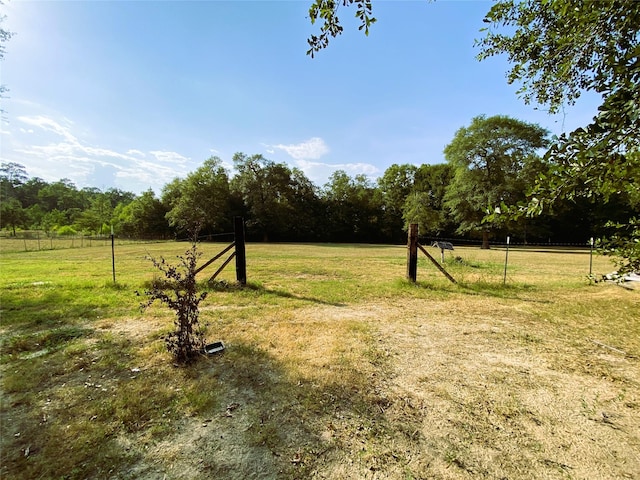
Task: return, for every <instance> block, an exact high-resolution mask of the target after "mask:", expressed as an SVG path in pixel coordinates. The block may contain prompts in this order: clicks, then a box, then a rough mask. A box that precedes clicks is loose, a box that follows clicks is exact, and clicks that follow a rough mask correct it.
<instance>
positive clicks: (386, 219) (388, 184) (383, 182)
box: [378, 164, 418, 241]
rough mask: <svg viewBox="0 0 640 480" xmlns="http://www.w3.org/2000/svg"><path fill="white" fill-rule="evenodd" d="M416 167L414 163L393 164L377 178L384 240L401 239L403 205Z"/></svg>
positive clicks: (412, 181)
mask: <svg viewBox="0 0 640 480" xmlns="http://www.w3.org/2000/svg"><path fill="white" fill-rule="evenodd" d="M417 170H418V167H416V166H415V165H409V164H404V165H398V164H393V165H391V166H390V167H389V168H387V169H386V170H385V171H384V174H383V175H382V177H380V178H379V179H378V189H379V190H380V193H381V195H382V208H383V216H382V231H383V233H384V236H385V240H387V239H388V240H390V241H394V240H400V239H402V236H403V234H402V230H403V228H402V227H403V225H404V223H403V219H402V213H403V207H404V204H405V201H406V200H407V197H408V196H409V194H410V193H411V191H412V190H413V187H414V179H415V176H416V171H417Z"/></svg>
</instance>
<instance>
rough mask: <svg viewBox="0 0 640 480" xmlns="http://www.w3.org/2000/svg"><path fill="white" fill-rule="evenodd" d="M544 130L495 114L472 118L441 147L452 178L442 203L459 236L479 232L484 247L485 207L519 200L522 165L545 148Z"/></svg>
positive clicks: (485, 235) (486, 228)
mask: <svg viewBox="0 0 640 480" xmlns="http://www.w3.org/2000/svg"><path fill="white" fill-rule="evenodd" d="M547 136H548V131H547V130H545V129H544V128H542V127H540V126H538V125H534V124H530V123H527V122H523V121H520V120H516V119H514V118H510V117H507V116H502V115H496V116H493V117H488V118H487V117H485V116H484V115H481V116H478V117H475V118H474V119H473V120H472V121H471V125H470V126H469V127H463V128H461V129H459V130H458V131H457V132H456V134H455V136H454V138H453V140H452V141H451V143H449V145H447V146H446V147H445V149H444V154H445V157H446V159H447V161H448V162H449V164H450V165H451V166H452V167H453V168H454V176H453V180H452V182H451V184H450V185H449V187H448V188H447V192H446V194H445V204H446V206H447V207H448V208H449V209H450V210H451V213H452V215H453V217H454V218H455V220H456V221H457V222H458V223H459V225H460V226H459V228H458V231H459V232H460V233H464V232H468V231H474V230H481V231H482V232H483V234H484V239H485V247H488V236H487V234H488V227H489V226H490V225H489V224H487V223H483V220H484V217H485V214H486V209H487V206H488V205H499V204H501V203H507V204H513V203H515V202H516V201H518V200H523V199H524V198H523V191H524V187H525V186H524V184H523V181H524V180H525V179H524V178H523V176H522V173H523V172H524V171H525V166H526V165H527V164H528V163H530V162H532V161H533V159H535V158H536V157H537V155H536V151H537V150H538V149H541V148H544V147H546V146H547V144H548V141H547Z"/></svg>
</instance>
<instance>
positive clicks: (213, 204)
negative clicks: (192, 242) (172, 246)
mask: <svg viewBox="0 0 640 480" xmlns="http://www.w3.org/2000/svg"><path fill="white" fill-rule="evenodd" d="M162 201H163V203H164V204H165V205H167V206H168V208H169V211H168V213H167V219H168V220H169V224H170V225H172V226H174V227H176V228H178V229H180V230H182V231H183V232H185V233H188V232H194V231H196V230H198V231H200V232H201V233H207V232H209V233H213V232H218V231H221V230H224V229H225V228H228V226H229V225H230V222H231V219H230V218H228V217H229V177H228V175H227V172H226V170H225V169H224V167H223V166H222V160H220V159H219V158H218V157H211V158H209V159H207V160H205V161H204V163H203V164H202V166H201V167H199V168H198V169H196V170H195V171H194V172H192V173H190V174H189V175H187V177H186V178H185V179H175V180H173V181H172V182H171V183H169V184H167V185H166V186H165V187H164V189H163V190H162Z"/></svg>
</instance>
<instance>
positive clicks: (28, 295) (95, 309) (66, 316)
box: [1, 285, 111, 330]
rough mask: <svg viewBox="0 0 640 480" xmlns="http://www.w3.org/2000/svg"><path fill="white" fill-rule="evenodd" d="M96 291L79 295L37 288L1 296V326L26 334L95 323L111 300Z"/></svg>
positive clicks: (67, 289)
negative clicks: (87, 322) (23, 331)
mask: <svg viewBox="0 0 640 480" xmlns="http://www.w3.org/2000/svg"><path fill="white" fill-rule="evenodd" d="M93 291H94V289H91V290H87V292H79V291H78V290H74V289H71V288H67V287H61V288H56V287H50V286H46V285H45V286H41V287H39V286H35V287H29V288H24V289H6V290H4V291H3V292H2V322H1V323H2V325H3V326H5V327H7V326H10V327H14V328H20V329H24V330H36V329H41V328H55V327H59V326H60V327H61V326H69V325H70V324H71V325H73V324H76V323H79V322H83V321H86V320H94V319H96V318H97V317H99V316H100V315H101V312H102V310H103V309H108V308H111V306H110V303H109V299H108V298H105V299H100V298H99V296H98V295H95V294H93Z"/></svg>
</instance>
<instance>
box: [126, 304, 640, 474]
mask: <svg viewBox="0 0 640 480" xmlns="http://www.w3.org/2000/svg"><path fill="white" fill-rule="evenodd" d="M534 310H535V308H534ZM538 313H539V312H538ZM285 326H286V328H285ZM227 334H228V335H230V334H231V332H227ZM234 335H235V336H234V337H233V338H231V339H230V340H229V344H228V352H227V353H225V354H224V355H223V356H221V357H218V358H217V359H214V360H207V361H206V362H208V363H207V364H206V365H205V366H204V367H203V368H202V371H201V374H202V375H206V374H215V375H218V376H219V377H220V379H221V381H222V384H221V391H220V392H219V394H220V398H219V404H218V407H217V409H216V410H215V411H212V412H211V414H210V415H208V416H207V417H206V418H201V417H196V418H187V419H184V421H182V422H181V423H180V424H179V425H176V433H175V435H172V436H170V437H169V438H167V439H166V440H165V441H162V442H159V443H157V444H154V445H153V446H151V447H150V448H147V449H146V450H140V451H139V454H140V455H141V458H142V460H141V461H140V462H139V463H138V464H137V466H136V467H135V469H134V470H133V471H132V472H131V473H132V474H133V475H134V476H141V477H145V478H164V477H162V474H164V473H166V474H167V475H168V477H167V478H205V477H208V476H210V475H215V476H217V478H230V479H234V478H238V479H239V478H335V479H337V478H356V479H358V478H363V479H364V478H392V479H394V478H454V479H455V478H461V479H462V478H590V479H609V478H630V479H634V478H640V473H639V472H640V437H639V434H638V432H640V396H639V392H640V368H639V367H640V365H639V362H638V356H637V353H638V352H635V354H633V355H619V354H615V352H612V351H607V350H606V349H602V348H599V347H598V346H597V345H595V344H593V343H592V342H590V341H589V340H588V339H587V338H585V339H584V341H580V342H577V343H576V342H568V341H567V339H566V337H565V332H564V330H563V328H560V327H558V326H557V325H555V326H554V325H553V324H549V323H545V322H540V321H539V318H538V316H537V314H536V315H534V314H533V313H532V312H531V311H530V310H529V309H528V308H523V307H522V304H521V303H520V302H517V303H515V302H509V301H499V302H496V301H495V300H491V301H487V299H486V298H484V297H481V296H478V297H465V299H464V302H462V303H460V302H457V303H456V302H443V301H433V300H419V299H413V300H411V301H409V302H407V301H403V302H401V303H393V302H390V303H385V304H382V303H373V304H361V305H351V306H345V307H334V306H326V305H320V306H313V307H308V308H300V309H296V310H293V311H287V312H286V313H284V314H283V313H278V312H277V311H269V312H265V315H264V318H262V319H260V320H256V321H255V322H254V323H251V324H249V325H247V327H246V328H245V329H244V330H243V329H242V328H240V329H239V330H238V331H236V333H235V334H234ZM252 348H253V349H254V354H255V358H254V359H253V360H250V359H247V358H244V359H241V358H240V356H238V355H236V354H235V353H234V349H235V350H236V351H237V350H243V355H247V353H250V352H247V349H252ZM634 355H636V356H634ZM559 359H563V360H562V361H560V360H559ZM207 372H208V373H207ZM603 373H604V374H603Z"/></svg>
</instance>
